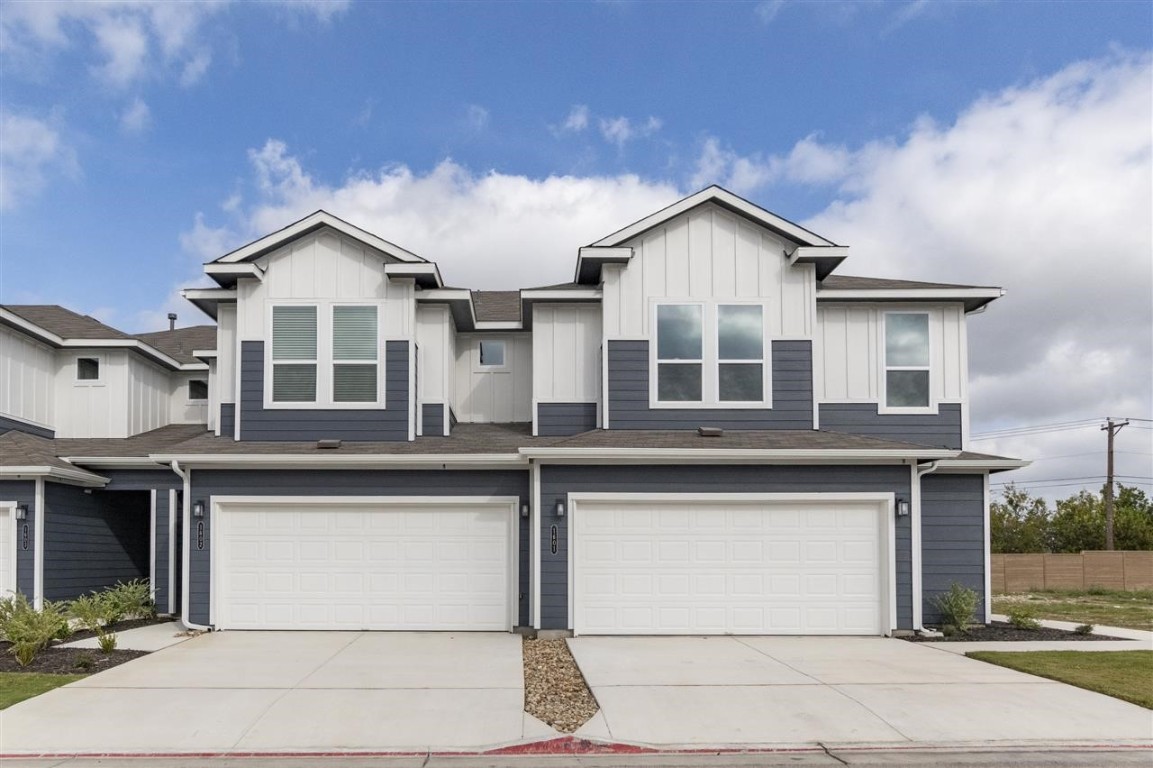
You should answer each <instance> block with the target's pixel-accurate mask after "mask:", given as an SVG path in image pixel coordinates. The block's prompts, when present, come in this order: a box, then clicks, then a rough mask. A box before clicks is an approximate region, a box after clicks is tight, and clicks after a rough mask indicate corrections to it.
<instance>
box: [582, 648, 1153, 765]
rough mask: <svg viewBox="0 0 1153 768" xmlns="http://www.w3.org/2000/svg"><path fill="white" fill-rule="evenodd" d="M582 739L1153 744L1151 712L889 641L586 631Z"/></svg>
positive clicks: (776, 743) (724, 742)
mask: <svg viewBox="0 0 1153 768" xmlns="http://www.w3.org/2000/svg"><path fill="white" fill-rule="evenodd" d="M569 647H570V648H571V649H572V652H573V655H574V656H575V658H576V660H577V663H578V665H579V666H580V668H581V671H582V672H583V673H584V676H585V680H587V681H588V683H589V686H590V687H591V688H592V690H593V693H594V694H595V695H596V698H597V701H598V702H600V706H601V712H600V714H598V715H597V717H596V718H594V719H593V720H592V721H590V722H589V723H588V724H586V725H585V726H584V727H583V728H582V729H581V730H580V731H578V732H577V735H578V736H582V735H583V736H587V737H589V738H597V739H608V740H612V741H621V742H629V743H633V744H649V745H653V744H660V745H662V746H665V747H668V746H672V745H676V746H686V747H692V746H698V747H699V746H704V745H709V746H714V745H727V746H736V745H743V746H750V747H751V746H769V745H772V746H774V747H784V746H796V745H803V744H808V745H812V744H813V743H820V744H824V745H826V746H827V745H852V744H869V745H885V746H900V745H912V744H914V743H916V744H935V745H944V744H964V745H971V744H977V743H980V744H1006V743H1037V742H1046V743H1058V742H1065V743H1069V742H1090V743H1094V744H1103V743H1130V742H1140V743H1146V744H1147V743H1148V742H1149V741H1150V739H1151V738H1153V713H1151V712H1150V711H1149V710H1147V709H1142V708H1141V707H1138V706H1136V705H1133V704H1127V703H1125V702H1122V701H1119V700H1117V699H1113V698H1110V697H1108V696H1103V695H1101V694H1097V693H1091V692H1089V691H1085V690H1082V689H1079V688H1074V687H1072V686H1069V685H1065V684H1063V683H1056V682H1052V681H1049V680H1044V679H1042V678H1039V677H1033V676H1031V675H1025V674H1022V673H1019V672H1014V671H1012V670H1009V669H1005V668H1003V667H996V666H993V665H991V664H985V663H983V662H980V661H975V660H973V659H967V658H964V657H960V656H957V655H955V654H952V653H946V652H944V651H940V650H936V649H934V648H932V647H929V646H926V645H924V644H914V643H909V642H906V641H903V640H892V639H885V638H823V637H796V638H793V637H747V638H733V637H709V638H699V637H697V638H694V637H679V638H676V637H670V638H657V637H646V638H628V637H625V638H607V637H579V638H575V639H572V640H569Z"/></svg>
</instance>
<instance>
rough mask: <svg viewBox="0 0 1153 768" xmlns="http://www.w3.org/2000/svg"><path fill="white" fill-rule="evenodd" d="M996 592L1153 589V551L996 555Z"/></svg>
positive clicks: (993, 570) (993, 568) (993, 585)
mask: <svg viewBox="0 0 1153 768" xmlns="http://www.w3.org/2000/svg"><path fill="white" fill-rule="evenodd" d="M990 565H991V566H992V568H991V571H992V573H991V574H990V578H991V581H992V589H993V592H994V593H996V594H1006V593H1013V592H1028V591H1029V590H1033V589H1088V588H1090V587H1105V588H1106V589H1125V590H1134V589H1153V552H1082V553H1081V554H1079V555H1052V554H1036V555H992V559H991V562H990Z"/></svg>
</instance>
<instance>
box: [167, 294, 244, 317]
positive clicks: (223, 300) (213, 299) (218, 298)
mask: <svg viewBox="0 0 1153 768" xmlns="http://www.w3.org/2000/svg"><path fill="white" fill-rule="evenodd" d="M180 295H181V296H183V297H184V299H185V300H186V301H188V302H190V303H191V304H192V305H193V306H194V307H196V308H197V309H199V310H200V311H201V312H203V313H204V314H206V315H208V316H209V317H211V318H212V319H213V320H216V319H218V315H219V314H220V305H221V304H234V303H236V289H235V287H233V288H185V289H184V290H182V291H181V292H180Z"/></svg>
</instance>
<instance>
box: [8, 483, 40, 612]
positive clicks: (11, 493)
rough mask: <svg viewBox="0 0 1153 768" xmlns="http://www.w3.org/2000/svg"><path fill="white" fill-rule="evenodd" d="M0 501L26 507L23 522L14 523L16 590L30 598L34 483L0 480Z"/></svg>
mask: <svg viewBox="0 0 1153 768" xmlns="http://www.w3.org/2000/svg"><path fill="white" fill-rule="evenodd" d="M0 501H14V502H16V503H17V504H18V505H21V506H23V507H26V508H27V509H28V517H27V519H26V520H24V522H18V523H17V524H16V541H15V542H13V544H14V545H15V547H16V590H17V591H18V592H20V594H22V595H25V596H26V597H29V598H31V597H32V596H33V594H32V593H33V590H35V588H36V584H35V581H36V576H35V573H36V571H35V562H36V537H35V534H34V533H33V532H34V530H35V525H36V522H35V521H36V515H38V514H39V513H40V511H39V510H38V509H36V483H35V482H34V481H32V480H0ZM24 526H28V549H24V547H23V543H22V542H23V539H24Z"/></svg>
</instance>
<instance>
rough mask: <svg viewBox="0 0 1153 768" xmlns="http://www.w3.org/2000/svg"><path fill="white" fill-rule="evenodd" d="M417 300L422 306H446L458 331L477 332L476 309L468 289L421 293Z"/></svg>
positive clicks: (445, 289)
mask: <svg viewBox="0 0 1153 768" xmlns="http://www.w3.org/2000/svg"><path fill="white" fill-rule="evenodd" d="M416 300H417V301H418V302H419V303H421V304H446V305H448V309H449V311H450V312H451V313H452V319H453V321H454V322H455V323H456V329H457V330H458V331H474V330H476V325H477V323H476V308H475V307H474V306H473V303H472V291H470V290H468V289H467V288H437V289H433V290H431V291H420V292H419V293H417V294H416Z"/></svg>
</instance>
